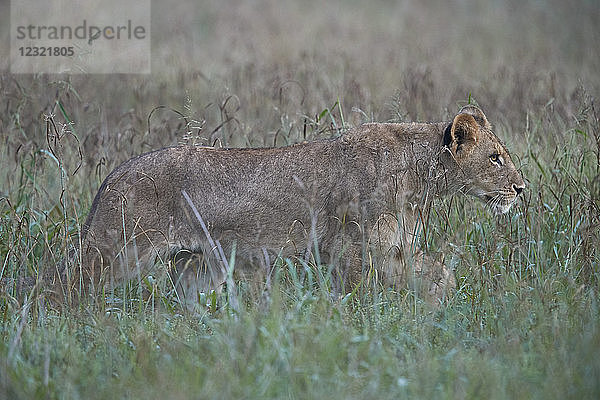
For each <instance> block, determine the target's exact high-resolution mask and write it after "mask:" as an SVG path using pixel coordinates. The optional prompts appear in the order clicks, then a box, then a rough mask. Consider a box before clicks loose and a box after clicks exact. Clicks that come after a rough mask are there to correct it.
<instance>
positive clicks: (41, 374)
mask: <svg viewBox="0 0 600 400" xmlns="http://www.w3.org/2000/svg"><path fill="white" fill-rule="evenodd" d="M217 3H218V2H202V3H199V4H192V3H186V2H177V3H176V4H169V5H166V4H158V3H155V4H153V12H152V18H153V19H152V34H153V39H152V40H153V54H152V59H153V64H152V69H153V73H152V74H151V75H144V76H142V75H140V76H135V75H132V76H125V75H105V76H103V75H92V76H85V75H84V76H59V75H51V76H45V75H38V76H31V75H11V74H9V73H8V72H6V71H7V68H8V65H7V64H6V62H7V61H6V57H0V58H1V60H0V63H3V64H0V67H4V68H5V72H3V73H2V74H1V75H0V138H1V143H0V160H1V164H0V165H1V166H2V170H0V275H1V276H2V277H18V276H35V274H36V273H38V272H39V271H40V270H42V269H43V268H47V267H48V266H53V265H56V263H57V261H58V260H60V259H61V258H62V257H63V256H64V254H65V251H66V248H67V246H68V245H69V235H68V233H76V232H77V229H78V227H79V226H80V224H81V222H82V219H83V218H85V215H86V213H87V212H88V209H89V206H90V204H91V200H92V197H93V195H94V194H95V191H96V190H97V189H98V187H99V185H100V183H101V181H102V179H103V178H104V177H105V176H106V174H107V173H108V172H109V171H110V170H111V169H112V168H113V167H115V166H116V165H118V164H119V163H121V162H123V161H125V160H126V159H128V158H130V157H131V156H133V155H136V154H139V153H141V152H143V151H147V150H150V149H155V148H159V147H162V146H166V145H172V144H176V143H180V142H194V143H202V144H211V145H212V144H217V145H227V146H255V147H256V146H270V145H277V146H281V145H285V144H288V143H293V142H298V141H301V140H305V139H307V140H310V139H314V138H320V137H329V136H331V135H336V134H339V133H340V132H341V131H343V129H344V128H346V127H351V126H355V125H357V124H359V123H361V122H364V121H389V120H391V121H410V120H419V121H424V120H435V121H437V120H446V119H449V118H450V117H451V116H452V115H453V113H455V112H456V111H457V110H458V108H459V107H460V106H461V105H463V104H464V103H465V102H466V101H467V100H468V99H469V98H472V99H474V100H475V101H476V102H477V103H478V104H479V105H480V106H481V107H483V109H484V110H485V112H486V114H487V116H488V118H489V119H490V121H491V122H492V123H493V124H494V129H495V131H496V133H497V134H498V136H500V137H501V138H503V139H504V140H505V141H506V143H507V145H508V147H509V148H510V149H511V152H512V154H513V158H514V159H515V162H516V164H517V166H518V167H519V168H520V169H521V171H522V172H523V174H524V176H525V177H526V179H527V184H528V188H527V190H526V192H525V196H524V197H523V201H522V202H520V203H519V205H518V206H517V207H515V209H514V210H513V211H511V212H510V213H509V214H507V215H504V216H500V217H496V216H493V215H491V214H490V213H489V212H487V211H486V210H485V209H484V208H483V207H482V206H481V205H479V204H474V203H473V200H471V199H466V198H460V197H455V198H447V199H439V200H437V201H436V203H435V206H436V210H438V211H437V212H436V213H434V215H432V218H431V221H430V222H429V224H428V226H427V235H426V237H424V238H423V244H424V245H425V246H426V247H427V248H428V249H429V250H430V251H431V252H434V253H437V252H444V253H445V254H446V261H447V262H448V263H449V264H450V265H452V266H453V268H454V269H455V273H456V277H457V281H458V290H457V291H456V293H455V294H454V295H453V297H452V298H451V299H450V301H449V304H448V305H447V306H445V307H442V308H441V309H432V308H431V307H430V306H428V305H427V304H425V303H423V302H422V301H420V300H419V299H418V298H415V296H413V294H412V293H411V292H410V291H407V290H404V291H399V292H396V291H391V290H386V289H380V290H375V291H373V292H372V293H366V294H361V295H357V296H354V297H351V298H346V299H340V300H337V299H334V300H332V297H331V296H330V294H329V293H328V290H327V285H326V282H325V283H324V281H323V279H319V272H320V271H321V270H319V268H312V269H311V268H309V269H306V270H295V269H290V268H288V267H287V266H286V265H285V264H283V265H282V267H281V268H279V269H277V273H276V275H275V276H274V277H273V281H272V288H271V290H270V291H269V292H268V293H267V294H266V295H265V294H263V293H257V291H256V290H255V289H254V288H252V287H251V286H250V285H247V284H246V283H244V282H239V284H238V287H237V289H236V297H237V299H238V300H239V302H240V307H239V309H238V310H237V311H235V310H233V309H232V308H231V307H230V306H229V303H228V299H227V298H225V297H223V298H220V299H218V302H217V304H218V307H216V306H215V305H214V304H212V305H209V306H207V307H206V312H205V313H203V314H202V315H189V314H187V313H185V312H183V311H182V310H181V309H180V308H178V307H176V306H175V307H174V306H173V302H172V296H171V294H170V291H169V287H168V284H167V283H165V282H164V281H161V280H160V279H157V281H156V284H155V286H154V287H153V288H154V292H152V293H153V294H152V295H150V296H148V295H147V294H146V295H145V296H139V295H138V293H139V292H140V291H139V290H138V289H137V287H138V286H137V285H136V283H135V282H134V283H132V285H131V287H130V288H129V289H131V290H129V291H127V290H126V289H127V288H126V289H125V291H126V292H125V295H124V298H126V299H127V301H126V302H125V303H116V304H109V305H107V306H104V307H98V308H89V309H79V308H77V309H68V308H56V309H55V308H53V307H52V306H51V305H47V304H43V303H42V302H40V301H38V299H37V298H36V297H35V296H34V297H33V298H32V299H31V298H30V299H29V300H30V301H23V299H19V298H15V297H13V296H12V293H8V294H3V295H2V296H1V297H0V398H7V399H14V398H24V399H25V398H65V399H70V398H85V399H93V398H156V399H159V398H160V399H162V398H170V399H179V398H181V399H187V398H356V399H368V398H382V399H385V398H394V399H397V398H424V399H432V398H472V399H480V398H485V399H514V398H521V399H529V398H543V399H554V398H556V399H564V398H574V399H593V398H598V397H600V304H599V291H600V250H599V249H600V121H599V118H600V105H599V104H598V102H597V99H598V97H599V95H600V75H599V74H598V71H600V57H598V50H600V49H599V48H598V43H600V31H599V30H598V28H597V26H598V22H599V21H600V7H598V5H597V4H596V2H594V1H584V0H580V1H577V2H575V4H573V3H572V2H569V3H564V2H561V1H539V2H535V3H531V4H522V2H518V1H506V2H484V1H475V2H462V1H451V2H439V3H438V2H434V1H423V2H418V3H417V2H414V3H412V2H403V3H401V4H398V5H396V4H394V3H393V2H387V1H383V0H377V1H374V2H369V3H368V5H366V4H365V5H363V4H362V3H360V2H356V1H346V2H344V1H329V2H327V3H326V4H322V3H321V2H317V1H310V0H305V1H299V2H292V1H269V0H260V1H256V2H239V3H238V4H228V5H224V4H217ZM0 7H3V8H6V6H5V5H0ZM0 14H2V15H3V16H2V17H0V19H2V24H1V25H0V26H1V27H2V28H0V35H2V37H6V34H7V29H6V26H7V25H8V21H7V20H6V18H7V15H8V14H7V13H0ZM0 50H1V49H0ZM0 54H2V53H0ZM161 105H164V106H166V108H159V109H157V110H155V111H154V112H152V110H154V109H155V108H156V107H157V106H161ZM174 110H175V111H177V112H175V111H174ZM181 115H184V116H185V117H186V119H183V118H182V117H181ZM49 121H52V122H54V124H55V125H56V130H54V129H50V130H48V127H49ZM50 127H51V128H52V126H50ZM311 278H312V279H311ZM142 285H143V286H147V285H149V286H151V287H152V285H153V283H152V282H148V281H146V282H145V283H142ZM146 293H148V292H146ZM209 300H210V299H209Z"/></svg>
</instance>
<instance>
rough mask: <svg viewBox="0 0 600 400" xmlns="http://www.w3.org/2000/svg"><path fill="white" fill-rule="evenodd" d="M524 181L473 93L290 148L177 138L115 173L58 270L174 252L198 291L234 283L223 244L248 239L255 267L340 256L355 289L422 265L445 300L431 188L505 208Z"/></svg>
mask: <svg viewBox="0 0 600 400" xmlns="http://www.w3.org/2000/svg"><path fill="white" fill-rule="evenodd" d="M492 155H494V156H493V159H494V160H496V155H497V156H498V157H499V158H498V160H500V159H501V160H502V161H501V162H502V164H501V165H500V161H498V162H494V161H492V158H490V157H491V156H492ZM523 188H524V182H523V179H522V177H521V175H520V173H519V172H518V171H517V170H516V168H515V166H514V165H513V163H512V161H511V159H510V156H509V154H508V152H507V151H506V149H505V147H504V145H503V144H502V143H501V142H500V141H499V140H498V138H497V137H496V136H495V135H494V134H493V133H492V131H491V126H490V125H489V122H488V121H487V119H486V117H485V115H484V114H483V112H481V110H479V109H478V108H476V107H474V106H467V107H464V108H463V109H462V110H461V111H460V112H459V113H458V114H457V116H456V117H455V118H454V120H453V122H452V123H448V122H446V123H402V124H380V123H372V124H365V125H362V126H360V127H358V128H356V129H354V130H352V131H350V132H348V133H347V134H345V135H343V136H341V137H339V138H335V139H330V140H321V141H315V142H312V143H303V144H297V145H293V146H289V147H282V148H260V149H216V148H206V147H194V146H177V147H170V148H165V149H162V150H158V151H154V152H151V153H147V154H143V155H141V156H139V157H135V158H133V159H131V160H129V161H127V162H125V163H124V164H122V165H121V166H119V167H117V168H116V169H115V170H114V171H113V172H112V173H110V175H109V176H108V177H107V178H106V180H105V181H104V183H103V184H102V186H101V187H100V190H99V191H98V194H97V195H96V198H95V199H94V202H93V205H92V208H91V211H90V213H89V217H88V219H87V221H86V223H85V225H84V228H83V230H82V231H83V232H82V247H81V249H80V252H79V254H81V256H82V259H81V264H80V265H81V269H79V268H77V267H75V268H72V269H71V270H70V271H69V274H68V275H69V277H67V276H66V274H64V275H63V276H60V277H55V278H61V279H60V280H61V281H65V280H69V281H70V282H71V288H75V287H77V286H81V287H83V288H84V289H86V290H88V291H90V292H95V291H97V290H98V289H99V288H100V287H105V286H106V285H113V284H115V283H118V282H120V281H122V280H124V279H131V278H134V277H136V276H138V275H142V276H143V275H144V274H146V273H148V271H150V267H151V266H153V265H154V264H155V262H156V259H157V258H160V259H162V260H163V261H165V262H166V261H168V260H175V261H176V265H177V266H178V271H179V273H181V272H182V271H183V270H185V271H186V272H185V273H184V274H186V275H189V276H192V277H196V278H198V279H199V281H198V282H195V283H192V284H191V285H188V286H187V287H186V289H187V290H188V292H190V291H191V292H193V293H192V295H191V298H192V299H193V297H194V295H195V294H196V293H195V292H197V291H198V290H205V289H206V288H207V287H212V288H217V287H219V286H220V285H221V284H222V283H223V282H224V280H225V277H224V269H223V265H224V262H223V260H222V259H221V257H220V255H219V254H224V255H225V256H226V257H227V258H229V256H230V254H231V253H232V251H233V250H234V247H235V254H236V262H235V268H236V270H238V271H241V272H242V273H244V274H246V275H253V274H254V273H255V272H256V271H257V270H259V269H264V268H269V267H271V265H272V264H273V261H274V260H275V259H276V258H277V257H284V258H285V257H291V258H296V259H298V260H306V261H309V262H314V261H315V260H316V259H320V262H321V263H322V264H327V265H332V266H333V267H334V268H335V269H334V279H335V282H336V286H337V287H338V288H339V290H340V291H342V292H348V291H350V290H352V289H353V288H354V287H355V285H357V284H359V283H361V282H366V281H367V280H369V281H371V282H372V279H377V280H378V281H380V282H383V283H385V284H387V285H393V286H396V287H402V286H405V285H407V284H409V283H410V282H411V279H413V278H415V277H417V278H419V277H421V278H423V282H424V284H425V286H426V292H429V295H430V296H431V297H432V298H433V299H434V300H435V301H438V300H441V299H442V298H443V297H444V295H445V294H446V292H447V290H449V289H452V288H453V287H454V286H455V281H454V277H453V273H452V271H450V270H449V269H448V268H447V267H446V266H445V265H444V264H443V262H442V261H440V260H432V259H429V258H428V257H426V256H425V255H423V253H422V252H421V251H420V250H419V248H418V246H417V242H418V240H417V238H418V235H419V232H420V229H421V225H420V223H419V221H420V218H419V216H420V215H422V213H423V212H424V211H425V210H426V209H427V206H428V204H429V203H430V201H431V200H432V199H433V198H434V197H436V196H442V195H446V194H452V193H455V192H463V193H466V194H471V195H474V196H476V197H478V198H480V199H482V200H484V201H485V202H487V203H488V204H489V205H490V207H491V208H492V209H493V210H494V211H496V212H506V211H508V209H509V208H510V206H511V205H512V204H513V203H514V202H515V200H516V198H517V196H518V193H519V192H520V191H521V190H522V189H523ZM183 192H185V193H187V194H188V195H189V198H190V200H191V201H189V202H188V201H186V199H185V198H184V195H183ZM194 208H195V209H196V210H195V211H194ZM196 212H197V214H198V215H199V216H200V219H201V220H202V222H201V221H200V219H199V218H198V215H196V214H195V213H196ZM202 223H204V224H205V226H206V229H207V231H208V234H209V235H208V236H210V238H209V237H207V234H206V232H205V231H204V229H203V227H202ZM317 246H318V254H317V252H316V251H315V249H316V248H317ZM219 247H220V248H221V249H222V253H220V252H219V249H218V248H219ZM192 254H193V255H195V257H196V260H195V261H194V262H189V261H190V259H191V257H190V256H191V255H192ZM198 265H201V268H199V269H198ZM182 266H183V267H182ZM185 266H187V267H190V268H188V269H186V267H185ZM186 279H187V278H186ZM188 296H189V293H188ZM192 301H193V300H192Z"/></svg>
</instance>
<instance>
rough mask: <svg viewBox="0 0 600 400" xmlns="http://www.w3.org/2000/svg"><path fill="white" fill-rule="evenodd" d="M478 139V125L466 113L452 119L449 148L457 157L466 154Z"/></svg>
mask: <svg viewBox="0 0 600 400" xmlns="http://www.w3.org/2000/svg"><path fill="white" fill-rule="evenodd" d="M478 139H479V124H478V123H477V121H476V120H475V118H474V117H473V116H472V115H471V114H468V113H461V114H458V115H457V116H456V117H454V121H453V122H452V127H451V128H450V143H449V145H450V148H451V149H452V152H453V153H454V154H455V155H457V156H460V155H463V154H465V153H468V152H469V151H470V150H471V149H472V148H473V146H475V143H477V140H478Z"/></svg>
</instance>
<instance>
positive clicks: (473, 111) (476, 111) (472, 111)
mask: <svg viewBox="0 0 600 400" xmlns="http://www.w3.org/2000/svg"><path fill="white" fill-rule="evenodd" d="M458 114H459V115H460V114H469V115H471V116H472V117H473V118H475V121H477V123H478V124H479V126H480V127H482V128H486V129H492V126H491V125H490V123H489V122H488V120H487V118H486V117H485V114H484V113H483V111H481V109H480V108H479V107H477V106H474V105H472V104H469V105H467V106H464V107H463V108H461V109H460V111H459V112H458Z"/></svg>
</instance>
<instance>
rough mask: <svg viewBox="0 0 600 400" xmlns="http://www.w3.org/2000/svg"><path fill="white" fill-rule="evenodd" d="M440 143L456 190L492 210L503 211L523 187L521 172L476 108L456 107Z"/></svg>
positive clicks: (508, 207) (505, 210) (471, 106)
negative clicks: (443, 147)
mask: <svg viewBox="0 0 600 400" xmlns="http://www.w3.org/2000/svg"><path fill="white" fill-rule="evenodd" d="M444 145H445V149H447V151H446V154H449V155H450V162H451V164H452V165H453V167H454V168H452V170H454V171H455V172H454V173H455V174H456V176H455V178H456V179H457V181H458V182H459V190H460V191H462V192H464V193H466V194H470V195H473V196H475V197H477V198H479V199H480V200H482V201H484V202H485V203H486V204H487V205H488V206H489V207H490V208H491V209H492V210H493V211H494V212H496V213H498V214H501V213H505V212H507V211H508V210H509V209H510V208H511V206H512V205H513V204H514V203H515V202H516V200H517V198H518V196H519V194H521V192H522V191H523V189H525V182H524V181H523V177H522V176H521V173H520V172H519V171H518V170H517V168H516V167H515V165H514V163H513V162H512V160H511V158H510V154H509V153H508V151H507V150H506V147H505V146H504V144H502V142H501V141H500V139H498V137H497V136H496V135H495V134H494V133H493V132H492V128H491V125H490V123H489V122H488V120H487V118H486V117H485V115H484V114H483V112H482V111H481V110H480V109H479V108H477V107H475V106H473V105H468V106H465V107H463V108H462V109H461V110H460V111H459V113H458V114H457V115H456V117H454V120H453V122H452V124H451V125H450V126H449V127H448V129H447V130H446V134H445V137H444Z"/></svg>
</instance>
